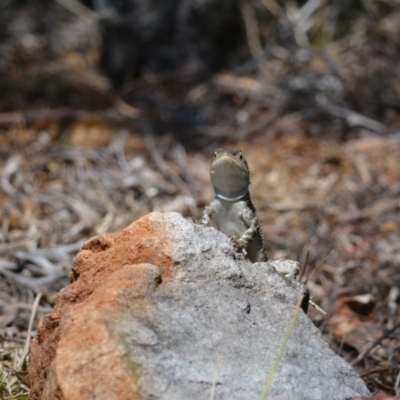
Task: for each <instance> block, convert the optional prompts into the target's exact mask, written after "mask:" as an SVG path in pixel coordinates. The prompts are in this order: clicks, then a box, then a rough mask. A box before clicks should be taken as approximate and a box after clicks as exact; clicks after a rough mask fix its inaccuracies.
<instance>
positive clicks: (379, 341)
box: [351, 322, 400, 367]
mask: <svg viewBox="0 0 400 400" xmlns="http://www.w3.org/2000/svg"><path fill="white" fill-rule="evenodd" d="M398 328H400V322H399V323H397V324H396V325H395V326H394V327H393V328H391V329H389V330H388V331H386V332H385V333H384V334H383V335H382V336H381V337H380V338H378V339H375V340H374V341H373V342H372V344H371V345H370V346H369V347H368V348H367V349H365V350H364V351H363V352H362V353H360V354H359V355H358V357H357V358H356V359H355V360H353V361H352V362H351V365H352V366H353V367H354V366H355V365H357V364H358V363H359V362H360V361H361V360H363V359H364V357H365V356H366V355H368V353H369V352H370V351H371V350H373V349H374V348H375V347H376V346H378V345H379V344H381V343H382V341H383V340H384V339H386V338H388V337H389V336H390V335H391V334H392V333H393V332H394V331H396V330H397V329H398Z"/></svg>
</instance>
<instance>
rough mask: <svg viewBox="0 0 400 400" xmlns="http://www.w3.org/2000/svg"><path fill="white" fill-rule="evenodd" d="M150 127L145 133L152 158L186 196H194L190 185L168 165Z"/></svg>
mask: <svg viewBox="0 0 400 400" xmlns="http://www.w3.org/2000/svg"><path fill="white" fill-rule="evenodd" d="M149 129H150V128H149V127H148V129H147V130H146V134H145V142H146V146H147V149H148V150H149V152H150V155H151V158H152V159H153V161H154V163H155V164H156V166H157V168H158V169H159V171H160V172H161V173H162V174H163V175H164V176H165V177H166V178H168V179H170V180H171V182H172V183H173V184H174V185H175V186H176V187H177V188H178V189H179V190H180V191H181V192H182V193H184V194H185V195H186V196H189V197H192V194H191V192H190V190H189V188H188V185H187V184H186V183H185V182H184V181H183V180H182V179H181V178H180V177H179V176H178V175H176V174H175V173H174V172H173V171H172V170H171V168H170V167H169V166H168V165H167V163H166V162H165V161H164V159H163V158H162V155H161V153H160V151H159V150H158V148H157V146H156V143H155V140H154V135H153V133H151V132H150V130H149Z"/></svg>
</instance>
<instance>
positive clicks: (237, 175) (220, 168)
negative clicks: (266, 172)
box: [210, 149, 250, 201]
mask: <svg viewBox="0 0 400 400" xmlns="http://www.w3.org/2000/svg"><path fill="white" fill-rule="evenodd" d="M210 176H211V183H212V185H213V187H214V190H215V194H216V195H217V197H219V198H220V199H222V200H230V201H234V200H238V199H240V198H242V197H243V196H245V195H246V194H247V192H248V189H249V184H250V171H249V167H248V165H247V161H246V160H245V158H244V157H243V155H242V152H241V151H240V150H236V149H235V150H225V149H218V150H216V151H215V154H214V159H213V161H212V163H211V167H210Z"/></svg>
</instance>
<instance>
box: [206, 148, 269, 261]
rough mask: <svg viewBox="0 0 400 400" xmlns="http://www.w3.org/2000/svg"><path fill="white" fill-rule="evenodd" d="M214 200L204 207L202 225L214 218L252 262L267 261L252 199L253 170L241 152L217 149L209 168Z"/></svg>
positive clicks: (262, 236) (221, 229) (222, 230)
mask: <svg viewBox="0 0 400 400" xmlns="http://www.w3.org/2000/svg"><path fill="white" fill-rule="evenodd" d="M210 178H211V183H212V185H213V188H214V191H215V199H214V200H213V201H212V202H211V203H210V204H209V205H207V206H206V207H205V209H204V212H203V215H202V220H201V223H202V224H203V225H205V226H207V225H208V224H209V222H210V219H211V217H212V216H213V215H214V216H215V219H216V222H217V225H218V228H219V230H220V231H221V232H223V233H225V234H226V235H227V236H229V237H230V238H231V240H232V241H233V243H234V245H235V246H236V247H237V248H238V249H239V250H241V251H243V253H244V254H245V256H246V257H247V258H248V259H249V260H250V261H251V262H259V261H267V260H268V257H267V252H266V249H265V244H264V235H263V232H262V229H261V225H260V221H259V220H258V218H257V214H256V209H255V207H254V205H253V202H252V201H251V198H250V193H249V185H250V170H249V166H248V164H247V161H246V159H245V158H244V157H243V155H242V152H241V151H240V150H236V149H233V150H225V149H217V150H216V151H215V154H214V159H213V161H212V163H211V167H210Z"/></svg>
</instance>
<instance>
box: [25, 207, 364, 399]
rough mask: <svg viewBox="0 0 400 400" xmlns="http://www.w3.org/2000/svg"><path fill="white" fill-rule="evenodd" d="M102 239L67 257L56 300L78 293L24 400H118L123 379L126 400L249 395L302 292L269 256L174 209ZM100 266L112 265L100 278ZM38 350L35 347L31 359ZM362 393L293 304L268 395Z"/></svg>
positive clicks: (261, 380)
mask: <svg viewBox="0 0 400 400" xmlns="http://www.w3.org/2000/svg"><path fill="white" fill-rule="evenodd" d="M112 235H113V236H109V237H108V236H107V235H103V236H102V237H99V239H96V238H94V239H92V240H91V242H90V243H88V244H87V245H85V246H84V249H85V250H82V254H81V255H78V256H77V260H76V262H75V265H74V270H75V275H76V277H77V278H76V281H75V283H73V284H72V285H71V286H70V289H69V288H66V291H65V292H64V294H63V296H60V300H59V301H60V304H61V301H62V297H64V298H65V299H66V301H67V300H68V301H70V299H71V298H73V299H76V298H80V299H84V300H79V301H80V302H79V303H77V305H75V306H74V305H69V306H68V310H69V311H68V312H69V313H70V314H69V316H68V313H67V312H65V311H58V314H56V317H57V318H61V322H60V330H59V331H56V333H57V335H58V336H59V337H60V339H59V342H58V344H57V346H58V347H57V350H56V353H55V358H54V359H53V360H52V362H51V367H50V373H49V374H48V376H49V377H50V378H51V379H50V378H48V379H47V383H46V385H45V389H44V393H45V396H44V397H41V395H40V391H39V389H38V390H37V392H36V393H37V395H35V396H36V397H35V396H34V397H33V398H34V399H36V398H42V399H50V398H53V397H52V396H54V395H55V394H57V395H58V396H60V397H57V398H61V399H74V400H75V399H86V398H95V399H103V398H104V399H114V398H115V399H116V398H121V397H120V396H121V394H118V395H117V394H116V393H120V392H117V390H118V388H119V389H120V390H121V387H122V389H123V393H125V396H128V397H125V398H133V397H129V396H130V395H129V393H131V392H129V390H130V389H129V387H128V386H129V385H131V386H132V387H133V389H132V393H134V392H135V391H136V392H139V393H140V395H141V396H142V398H143V399H160V400H189V399H190V400H191V399H199V400H201V399H210V398H211V393H212V392H213V393H214V394H213V397H212V398H213V399H215V400H220V399H229V400H234V399H238V400H239V399H240V400H247V399H248V400H253V399H258V398H259V396H260V394H261V392H262V389H263V386H264V384H265V382H266V379H267V376H268V373H269V371H271V368H272V365H273V363H274V360H275V358H276V356H277V354H278V350H279V347H280V346H281V343H282V340H283V338H284V336H285V333H286V331H287V329H288V326H289V322H290V319H291V317H292V315H293V312H294V310H295V305H296V303H297V302H298V299H299V298H300V297H301V296H302V295H303V294H305V293H306V288H305V287H304V286H303V285H302V284H300V283H299V282H297V281H295V280H292V279H288V278H285V277H283V276H281V275H279V274H278V273H277V272H276V271H275V269H274V267H273V266H272V265H271V264H269V263H255V264H252V263H251V262H249V261H247V260H245V259H243V257H242V256H240V255H238V254H236V253H235V252H234V249H233V246H232V244H231V242H230V240H229V239H228V238H227V237H226V236H225V235H224V234H222V233H220V232H218V231H217V230H215V229H214V228H205V227H203V226H200V225H195V224H193V223H192V222H190V221H187V220H185V219H183V218H182V216H180V215H179V214H176V213H165V214H161V213H152V214H149V215H147V216H145V217H143V218H142V219H140V220H139V221H137V222H135V223H133V224H131V225H130V226H129V227H128V228H126V229H125V230H124V231H122V232H121V233H119V234H112ZM124 241H125V242H124ZM124 243H126V244H124ZM118 246H120V247H118ZM121 246H122V247H121ZM121 248H123V249H127V254H128V255H126V256H125V255H123V254H122V253H123V251H121ZM89 249H92V250H89ZM137 254H141V256H140V257H139V258H135V257H136V256H137ZM96 257H98V258H96ZM125 257H126V258H127V259H126V260H125ZM129 257H131V258H129ZM132 257H133V258H135V260H137V263H134V262H132V260H133V258H132ZM110 260H114V261H110ZM157 260H158V261H157ZM162 260H164V261H162ZM165 260H168V261H167V262H166V261H165ZM110 262H115V263H119V264H121V265H122V267H120V268H119V269H116V268H114V269H112V268H111V269H112V270H113V271H114V272H112V273H111V274H110V275H108V276H107V278H101V279H102V280H100V278H99V276H100V273H103V272H104V271H106V270H107V268H108V269H110ZM102 263H104V265H103V264H102ZM89 264H90V268H92V269H90V268H89V267H88V266H87V265H89ZM167 264H168V265H167ZM85 265H86V266H85ZM94 267H95V270H93V268H94ZM78 272H79V273H78ZM91 274H92V275H91ZM93 277H95V278H93ZM85 279H86V280H87V282H91V284H93V282H95V281H96V279H97V281H98V282H99V283H96V285H97V286H96V288H95V289H94V290H93V291H92V289H90V291H88V290H87V292H88V293H90V294H88V295H86V296H87V297H84V296H83V295H82V294H79V293H83V291H84V290H86V289H85V287H86V285H87V284H86V283H85ZM79 282H81V286H82V289H79V290H80V291H79V290H78V288H79ZM74 285H75V286H74ZM71 293H72V294H73V296H72V295H71ZM73 301H75V300H73ZM56 309H57V307H56ZM60 315H61V317H60ZM63 317H64V320H63V319H62V318H63ZM54 320H55V317H54V318H53V319H52V320H51V322H53V321H54ZM42 325H45V324H42ZM49 325H50V324H49ZM52 329H53V328H52ZM39 333H40V332H39ZM57 335H55V334H53V337H54V336H57ZM43 336H45V335H44V333H43ZM48 336H49V335H48ZM121 338H123V340H122V339H121ZM39 341H40V340H39ZM42 346H43V345H42ZM40 352H41V349H40V347H39V345H38V344H37V345H35V349H34V354H33V359H34V361H35V359H36V360H37V359H40ZM117 382H120V383H119V384H117ZM113 384H114V386H116V388H114V387H113ZM60 393H62V396H61V395H60ZM368 394H369V391H368V389H367V387H366V386H365V384H364V382H363V381H362V380H361V379H360V377H359V376H358V375H357V373H356V372H355V370H354V369H353V368H352V367H351V366H350V365H349V364H348V363H347V362H346V361H345V360H344V359H342V358H341V357H339V356H338V355H337V354H335V353H334V352H333V351H332V350H331V349H330V348H329V347H328V345H327V344H326V343H325V342H324V340H323V338H322V336H321V334H320V332H319V330H318V329H317V328H316V327H315V326H314V325H313V324H312V322H311V321H310V319H309V318H308V317H307V315H306V314H304V312H303V311H302V310H300V314H299V317H298V320H297V322H296V325H295V328H294V331H293V334H292V336H291V337H290V340H289V342H288V345H287V348H286V350H285V354H284V357H283V359H282V362H281V363H280V365H279V368H278V371H277V373H276V375H275V378H274V381H273V384H272V387H271V390H270V392H269V396H268V398H269V399H274V400H281V399H282V400H283V399H285V400H287V399H294V400H345V399H350V398H352V397H356V396H360V395H368ZM88 395H90V397H87V396H88Z"/></svg>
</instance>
